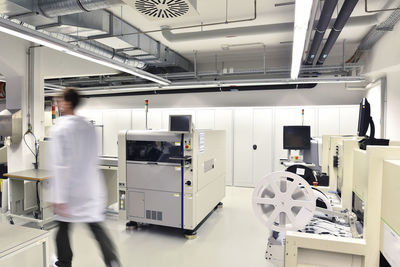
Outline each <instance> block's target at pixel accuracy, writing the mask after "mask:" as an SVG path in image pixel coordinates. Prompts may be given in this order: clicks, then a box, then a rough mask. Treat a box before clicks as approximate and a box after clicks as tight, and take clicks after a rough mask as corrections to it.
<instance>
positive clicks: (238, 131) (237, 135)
mask: <svg viewBox="0 0 400 267" xmlns="http://www.w3.org/2000/svg"><path fill="white" fill-rule="evenodd" d="M233 131H234V135H233V136H234V141H233V142H234V154H233V162H234V165H233V166H234V169H233V174H234V178H233V183H234V185H235V186H253V181H252V180H253V148H252V146H253V110H252V109H237V110H235V111H234V130H233Z"/></svg>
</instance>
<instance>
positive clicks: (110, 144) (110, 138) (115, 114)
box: [103, 109, 131, 156]
mask: <svg viewBox="0 0 400 267" xmlns="http://www.w3.org/2000/svg"><path fill="white" fill-rule="evenodd" d="M103 125H104V141H103V143H104V155H110V156H117V155H118V145H117V141H118V132H119V131H121V130H130V129H131V110H124V109H121V110H106V111H104V112H103Z"/></svg>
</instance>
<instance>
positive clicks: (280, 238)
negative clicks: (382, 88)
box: [253, 100, 400, 267]
mask: <svg viewBox="0 0 400 267" xmlns="http://www.w3.org/2000/svg"><path fill="white" fill-rule="evenodd" d="M365 103H367V102H366V100H363V101H362V104H361V108H360V115H359V136H323V138H322V139H323V151H322V155H323V156H322V157H323V158H322V166H321V170H322V171H323V172H326V173H328V174H329V184H328V186H315V187H314V186H313V187H312V186H310V182H309V181H307V180H306V179H303V177H301V175H300V174H298V173H297V174H296V172H294V173H293V172H276V173H272V174H269V175H267V176H266V177H264V178H263V179H261V180H260V181H259V183H258V184H257V185H256V187H255V189H254V192H253V209H254V212H255V214H256V215H257V217H258V218H259V219H260V221H261V222H262V223H264V224H265V225H266V226H267V227H268V229H269V230H271V235H270V237H269V238H268V244H267V250H266V254H265V258H266V259H267V261H268V262H270V263H272V264H273V265H274V266H290V267H292V266H332V267H333V266H343V267H344V266H351V267H355V266H379V261H380V252H382V254H383V255H384V256H385V258H386V259H387V260H388V261H389V262H391V263H397V258H398V253H399V251H400V250H398V249H397V248H398V247H400V237H399V236H398V234H396V233H398V232H396V231H397V229H398V227H399V223H398V222H399V218H400V217H399V216H400V214H399V213H398V212H397V209H396V208H395V205H396V204H395V203H398V201H397V200H398V189H399V188H400V187H399V186H400V184H399V182H398V179H395V177H397V173H398V172H396V170H398V169H399V166H400V164H399V160H400V142H395V141H391V142H389V141H388V140H386V141H387V142H386V141H382V142H383V143H380V144H381V145H377V144H376V141H375V140H370V139H371V136H370V137H367V138H365V139H363V140H361V139H362V138H363V137H365V134H366V131H367V129H368V127H365V123H369V122H370V121H371V120H372V119H371V118H370V116H369V114H366V113H365V112H366V111H365V109H364V108H363V107H362V106H363V104H364V105H365ZM365 118H367V119H365ZM360 129H361V131H360ZM371 130H372V129H371ZM360 140H361V141H360ZM365 140H368V141H365ZM378 142H380V141H378ZM385 181H386V182H387V183H388V184H385ZM389 208H391V210H390V211H389ZM381 218H382V219H381ZM379 240H380V243H379ZM394 266H396V265H394Z"/></svg>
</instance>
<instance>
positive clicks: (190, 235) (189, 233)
mask: <svg viewBox="0 0 400 267" xmlns="http://www.w3.org/2000/svg"><path fill="white" fill-rule="evenodd" d="M223 205H224V204H223V203H222V202H219V203H218V204H217V205H216V206H215V207H214V208H213V209H212V210H211V211H210V213H209V214H207V216H206V217H205V218H204V219H203V220H202V221H201V222H200V223H199V224H198V225H197V226H196V227H195V228H194V229H193V230H188V229H183V230H184V232H183V235H184V236H185V238H187V239H189V240H192V239H195V238H196V237H197V230H198V229H199V228H200V226H202V225H203V223H204V222H205V221H206V220H207V219H208V217H210V216H211V214H212V213H213V212H214V211H215V210H216V209H218V208H222V207H223ZM138 226H139V224H138V222H135V221H129V222H127V223H126V230H134V229H137V228H138ZM160 226H161V227H168V226H162V225H160Z"/></svg>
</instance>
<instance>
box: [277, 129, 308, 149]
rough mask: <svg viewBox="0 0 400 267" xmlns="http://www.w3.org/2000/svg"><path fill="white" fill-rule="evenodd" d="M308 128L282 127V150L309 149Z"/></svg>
mask: <svg viewBox="0 0 400 267" xmlns="http://www.w3.org/2000/svg"><path fill="white" fill-rule="evenodd" d="M310 140H311V134H310V126H283V149H294V150H301V149H310Z"/></svg>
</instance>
